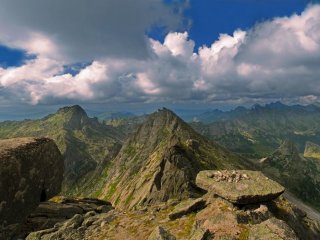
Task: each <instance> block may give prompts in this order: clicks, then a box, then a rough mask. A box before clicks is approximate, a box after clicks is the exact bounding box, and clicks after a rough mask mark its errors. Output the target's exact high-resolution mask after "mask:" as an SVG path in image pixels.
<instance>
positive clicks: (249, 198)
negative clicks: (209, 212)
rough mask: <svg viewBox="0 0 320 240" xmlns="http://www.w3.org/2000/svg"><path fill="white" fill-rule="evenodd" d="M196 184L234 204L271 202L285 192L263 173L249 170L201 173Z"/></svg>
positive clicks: (207, 171)
mask: <svg viewBox="0 0 320 240" xmlns="http://www.w3.org/2000/svg"><path fill="white" fill-rule="evenodd" d="M196 184H197V186H198V187H200V188H202V189H204V190H207V191H208V192H209V193H213V194H216V195H218V196H220V197H222V198H224V199H226V200H228V201H229V202H231V203H234V204H251V203H259V202H266V201H270V200H273V199H275V198H277V197H278V196H280V195H281V194H282V193H283V192H284V190H285V189H284V187H283V186H281V185H280V184H278V183H277V182H275V181H273V180H271V179H269V178H267V177H266V176H265V175H263V174H262V173H261V172H259V171H249V170H237V171H235V170H233V171H227V170H224V171H213V170H206V171H201V172H199V173H198V175H197V178H196Z"/></svg>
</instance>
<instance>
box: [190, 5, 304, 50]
mask: <svg viewBox="0 0 320 240" xmlns="http://www.w3.org/2000/svg"><path fill="white" fill-rule="evenodd" d="M306 5H307V1H306V0H192V1H191V7H190V8H189V10H187V13H186V15H187V16H189V17H190V19H191V20H192V25H191V28H190V30H189V34H190V38H191V39H193V40H195V42H196V46H201V45H204V44H205V45H209V44H211V43H212V42H213V41H214V40H215V39H217V38H218V36H219V34H221V33H228V34H232V33H233V31H234V30H235V29H237V28H241V29H243V30H247V29H249V28H251V27H252V26H254V25H255V24H256V23H257V22H262V21H265V20H269V19H272V18H274V17H282V16H290V15H292V14H293V13H301V12H302V11H303V10H304V9H305V7H306Z"/></svg>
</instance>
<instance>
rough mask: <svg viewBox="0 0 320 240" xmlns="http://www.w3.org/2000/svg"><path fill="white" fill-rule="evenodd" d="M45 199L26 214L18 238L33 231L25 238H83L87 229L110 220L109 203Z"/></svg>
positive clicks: (111, 215) (95, 200)
mask: <svg viewBox="0 0 320 240" xmlns="http://www.w3.org/2000/svg"><path fill="white" fill-rule="evenodd" d="M54 200H55V201H57V202H52V201H48V202H44V203H41V204H40V205H39V207H38V208H37V209H36V210H35V211H34V212H33V213H32V214H31V215H30V216H29V217H28V219H27V221H26V222H25V224H24V227H23V228H22V229H23V230H24V231H25V232H21V233H20V237H25V234H28V233H30V232H32V233H31V234H30V235H29V236H28V237H27V239H30V240H31V239H35V240H39V239H64V238H68V237H69V238H71V239H83V238H84V236H85V232H86V231H87V230H88V228H89V229H91V230H93V229H94V228H97V227H100V226H101V224H102V223H103V224H105V223H107V222H110V221H112V220H113V218H114V215H113V214H108V213H109V212H110V211H111V210H112V209H113V207H112V206H111V204H110V203H109V202H105V201H102V200H98V199H91V198H78V199H70V198H60V197H59V198H58V197H56V198H55V199H54Z"/></svg>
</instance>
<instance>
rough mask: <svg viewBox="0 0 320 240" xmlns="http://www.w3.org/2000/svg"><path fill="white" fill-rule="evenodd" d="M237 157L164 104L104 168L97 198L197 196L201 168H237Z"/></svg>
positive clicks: (135, 201) (135, 200) (140, 200)
mask: <svg viewBox="0 0 320 240" xmlns="http://www.w3.org/2000/svg"><path fill="white" fill-rule="evenodd" d="M242 163H245V161H244V160H243V159H241V158H240V157H238V156H236V155H234V154H232V153H230V152H228V151H227V150H225V149H223V148H222V147H220V146H218V145H216V144H214V143H212V142H210V141H208V140H206V139H205V138H203V137H202V136H201V135H199V134H198V133H196V132H195V131H194V130H193V129H192V128H191V127H190V126H189V125H188V124H186V123H185V122H184V121H183V120H182V119H181V118H179V117H178V116H177V115H175V114H174V113H173V112H172V111H170V110H168V109H165V108H164V109H161V110H159V111H157V112H155V113H153V114H151V115H150V116H149V117H148V118H147V120H146V121H145V122H144V123H143V124H142V125H141V126H140V127H138V129H137V130H136V132H135V133H133V134H132V135H131V136H130V137H129V138H128V140H127V141H126V143H125V144H124V146H123V147H122V149H121V151H120V153H119V154H118V156H117V157H116V158H115V159H114V160H113V161H112V162H111V163H110V165H109V166H108V168H107V169H106V170H105V172H106V175H107V178H106V179H105V181H104V182H105V187H104V188H103V190H102V192H101V194H100V197H104V198H106V199H109V200H111V201H112V203H113V204H114V205H116V206H118V207H120V208H125V207H126V208H133V207H135V206H137V205H148V204H151V203H157V202H163V201H167V200H168V199H172V198H176V199H186V198H188V197H190V196H197V195H198V193H199V191H200V190H199V189H198V187H196V185H195V178H196V175H197V173H198V172H199V171H200V170H204V169H217V168H219V169H221V168H223V169H227V168H232V167H237V168H240V167H242V165H241V164H242Z"/></svg>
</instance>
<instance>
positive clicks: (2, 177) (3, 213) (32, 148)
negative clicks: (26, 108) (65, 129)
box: [0, 138, 64, 239]
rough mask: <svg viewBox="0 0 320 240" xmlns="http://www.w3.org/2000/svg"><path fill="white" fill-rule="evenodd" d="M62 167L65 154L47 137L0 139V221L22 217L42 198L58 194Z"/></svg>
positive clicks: (11, 222) (7, 223)
mask: <svg viewBox="0 0 320 240" xmlns="http://www.w3.org/2000/svg"><path fill="white" fill-rule="evenodd" d="M63 170H64V163H63V158H62V155H61V153H60V151H59V149H58V148H57V146H56V144H55V143H54V142H53V141H52V140H50V139H48V138H40V139H35V138H16V139H8V140H0V225H2V226H5V225H10V224H13V223H19V222H21V221H23V220H24V219H25V217H26V216H27V215H28V214H30V212H31V211H32V210H34V209H35V208H36V207H37V206H38V204H39V203H40V201H46V200H47V199H49V198H51V197H53V196H54V195H56V194H58V193H59V192H60V190H61V184H62V180H63V172H64V171H63ZM0 232H1V231H0ZM0 238H1V237H0ZM3 239H5V238H3Z"/></svg>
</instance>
